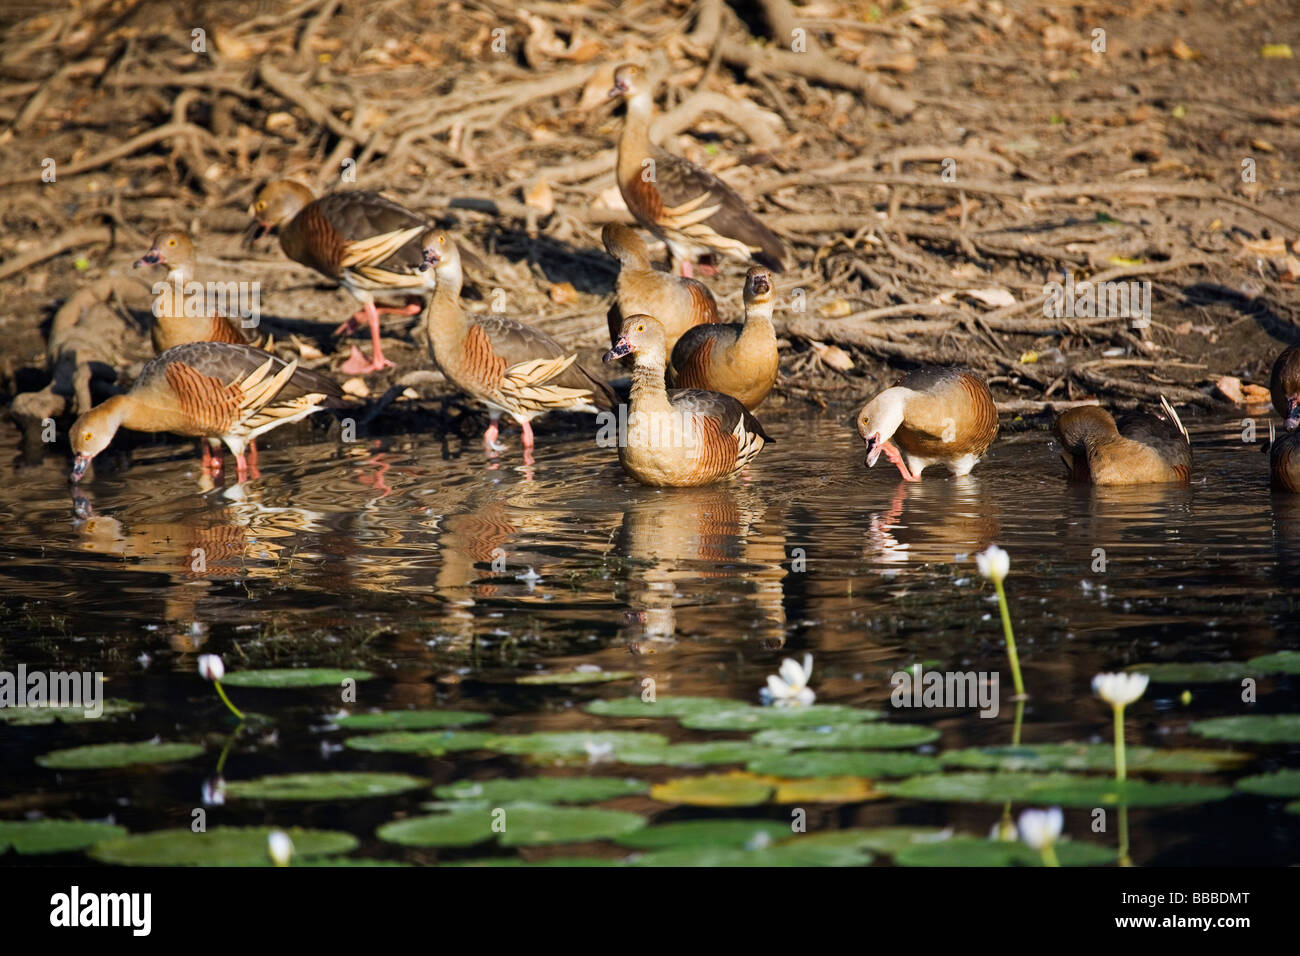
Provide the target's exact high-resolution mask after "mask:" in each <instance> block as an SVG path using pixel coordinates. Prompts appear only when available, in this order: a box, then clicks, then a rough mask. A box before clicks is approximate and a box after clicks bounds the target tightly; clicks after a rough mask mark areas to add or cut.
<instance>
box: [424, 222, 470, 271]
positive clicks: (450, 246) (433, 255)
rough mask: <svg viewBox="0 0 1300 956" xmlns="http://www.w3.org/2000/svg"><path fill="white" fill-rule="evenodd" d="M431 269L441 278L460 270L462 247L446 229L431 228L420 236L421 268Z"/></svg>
mask: <svg viewBox="0 0 1300 956" xmlns="http://www.w3.org/2000/svg"><path fill="white" fill-rule="evenodd" d="M430 269H432V270H433V272H434V275H436V276H437V277H438V278H440V279H441V278H443V277H444V276H450V275H451V273H452V272H453V271H455V272H459V271H460V249H458V248H457V247H456V243H455V241H454V240H453V239H452V238H451V236H450V235H449V234H448V233H447V231H446V230H445V229H430V230H428V231H427V232H425V233H424V235H422V236H421V237H420V265H419V270H420V271H421V272H428V271H429V270H430Z"/></svg>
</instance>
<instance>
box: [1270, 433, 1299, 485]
mask: <svg viewBox="0 0 1300 956" xmlns="http://www.w3.org/2000/svg"><path fill="white" fill-rule="evenodd" d="M1268 473H1269V486H1270V487H1271V488H1272V489H1273V490H1274V491H1285V492H1287V493H1288V494H1293V495H1294V494H1300V429H1296V430H1294V431H1289V432H1284V433H1283V434H1282V437H1281V438H1279V437H1278V436H1277V429H1276V428H1274V426H1273V423H1272V422H1269V423H1268Z"/></svg>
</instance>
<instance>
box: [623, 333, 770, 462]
mask: <svg viewBox="0 0 1300 956" xmlns="http://www.w3.org/2000/svg"><path fill="white" fill-rule="evenodd" d="M624 355H632V356H633V357H634V359H635V362H636V364H635V366H634V367H633V369H632V391H631V397H630V398H629V401H628V411H627V415H626V419H625V426H626V427H625V428H621V432H622V433H621V434H620V435H619V442H618V457H619V461H620V462H622V464H623V470H624V471H626V472H627V473H628V474H629V475H631V476H632V477H633V478H635V479H636V480H637V481H639V482H641V483H642V484H646V485H659V486H674V487H686V486H691V485H706V484H709V483H710V482H713V481H718V480H719V479H722V478H729V477H731V476H732V475H735V474H736V473H737V472H739V471H740V470H741V469H742V468H744V467H745V466H746V465H748V464H749V463H750V462H751V461H753V459H754V456H755V455H757V454H758V453H759V452H760V451H761V450H762V448H763V445H765V444H766V443H768V442H770V441H771V439H770V438H768V436H767V434H766V433H765V432H764V431H763V426H762V425H760V424H759V423H758V419H756V418H755V417H754V416H753V415H751V414H750V413H749V411H748V410H747V409H746V408H745V406H744V405H742V404H741V403H740V402H738V401H737V400H736V399H734V398H732V397H731V396H730V395H723V394H721V393H719V392H710V391H704V390H702V389H695V388H677V389H669V388H667V387H666V385H665V382H664V373H665V366H666V364H667V358H668V356H667V348H666V335H665V332H664V327H663V326H662V325H661V324H660V323H659V322H658V321H656V320H655V319H654V318H652V317H651V316H648V315H633V316H629V317H628V318H627V319H625V320H624V322H623V328H622V329H621V330H620V332H619V336H618V341H617V342H615V343H614V347H613V348H612V349H610V350H609V351H608V352H606V353H605V361H606V362H612V361H614V360H615V359H619V358H622V357H623V356H624ZM620 424H621V425H622V424H623V423H620Z"/></svg>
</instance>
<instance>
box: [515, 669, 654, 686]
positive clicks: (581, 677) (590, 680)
mask: <svg viewBox="0 0 1300 956" xmlns="http://www.w3.org/2000/svg"><path fill="white" fill-rule="evenodd" d="M635 676H636V675H635V674H633V673H632V672H631V671H601V670H583V671H557V672H553V673H549V674H529V675H528V676H527V677H521V678H519V680H518V681H516V682H515V683H518V684H604V683H608V682H610V681H616V680H631V679H632V678H633V677H635Z"/></svg>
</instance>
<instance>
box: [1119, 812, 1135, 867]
mask: <svg viewBox="0 0 1300 956" xmlns="http://www.w3.org/2000/svg"><path fill="white" fill-rule="evenodd" d="M1119 865H1120V866H1132V865H1133V860H1132V858H1131V857H1130V856H1129V855H1128V805H1127V804H1121V805H1120V808H1119Z"/></svg>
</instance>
